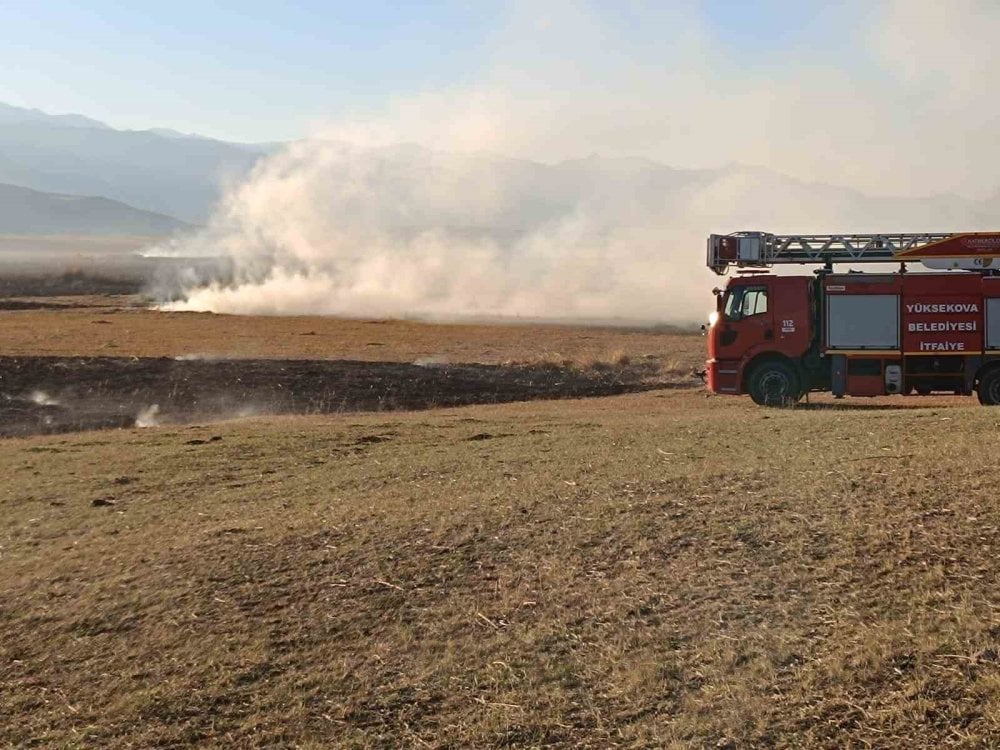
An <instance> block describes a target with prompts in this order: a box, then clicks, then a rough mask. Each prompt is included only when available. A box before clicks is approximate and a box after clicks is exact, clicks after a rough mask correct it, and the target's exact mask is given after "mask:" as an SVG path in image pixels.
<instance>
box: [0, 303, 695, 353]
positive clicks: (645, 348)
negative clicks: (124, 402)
mask: <svg viewBox="0 0 1000 750" xmlns="http://www.w3.org/2000/svg"><path fill="white" fill-rule="evenodd" d="M13 302H15V301H9V302H8V304H9V305H11V304H12V303H13ZM16 303H17V304H18V306H23V307H28V309H21V310H8V311H2V314H0V355H7V356H39V355H44V356H136V357H178V356H183V355H211V356H216V357H275V358H283V359H350V360H365V361H372V362H413V361H416V360H420V359H435V360H440V361H448V362H464V363H470V362H478V363H484V364H500V363H504V362H512V361H513V362H549V363H552V364H563V363H564V362H565V363H568V364H573V365H582V366H586V365H588V364H590V363H593V362H606V363H613V362H614V361H616V360H622V359H623V358H625V359H635V360H639V359H644V358H647V357H652V358H657V359H659V360H661V361H662V362H663V363H664V365H665V366H666V367H667V368H670V369H677V370H685V369H686V370H690V369H691V367H693V366H695V365H699V366H700V365H701V364H702V363H703V361H704V358H705V353H704V348H705V347H704V339H702V338H701V337H700V336H696V335H690V333H684V332H681V331H678V330H676V329H671V328H662V327H661V328H653V327H650V328H637V327H633V328H621V327H610V326H604V327H601V326H592V327H586V326H570V325H546V324H531V323H524V324H515V325H490V324H469V323H466V324H461V323H452V324H447V323H437V324H435V323H421V322H417V321H398V320H343V319H338V318H326V317H319V316H316V317H308V316H302V317H253V316H236V315H213V314H212V313H165V312H156V311H153V310H147V309H141V308H138V307H129V306H128V305H129V304H130V303H131V304H133V305H134V304H137V303H136V302H135V301H131V300H129V299H128V298H122V297H107V298H104V297H92V298H87V299H86V300H85V303H86V304H85V305H82V306H81V305H79V303H78V302H77V301H75V300H73V299H71V298H45V299H31V300H16ZM0 304H2V303H0ZM31 306H35V308H36V309H31ZM52 306H56V307H54V308H53V307H52Z"/></svg>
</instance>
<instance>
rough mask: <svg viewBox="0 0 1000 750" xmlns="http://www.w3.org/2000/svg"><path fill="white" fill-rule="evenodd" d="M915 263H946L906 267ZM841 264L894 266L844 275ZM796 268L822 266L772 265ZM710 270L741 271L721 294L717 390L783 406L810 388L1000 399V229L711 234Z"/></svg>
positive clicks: (712, 358)
mask: <svg viewBox="0 0 1000 750" xmlns="http://www.w3.org/2000/svg"><path fill="white" fill-rule="evenodd" d="M915 262H919V263H922V264H923V265H924V266H925V267H927V268H928V269H937V270H921V271H914V270H913V269H910V270H908V269H907V264H909V263H915ZM835 263H836V264H844V263H849V264H850V265H851V266H854V265H860V264H867V263H879V264H887V263H892V264H897V265H896V266H890V267H889V268H890V269H891V270H890V271H889V272H880V271H875V272H865V273H859V272H856V271H854V270H851V271H849V272H846V273H840V272H834V264H835ZM792 264H816V265H819V266H820V268H818V269H817V270H816V271H814V273H813V274H812V275H808V276H803V275H798V276H791V275H782V274H780V273H769V272H768V271H767V270H766V269H769V268H771V267H774V266H784V265H792ZM708 266H709V268H711V269H712V270H713V271H715V272H716V273H717V274H720V275H722V274H724V273H726V272H727V271H728V270H729V269H731V268H734V267H735V268H737V269H739V273H738V275H737V276H736V277H735V278H733V279H731V280H730V281H729V283H728V284H727V285H726V287H725V289H717V290H716V298H717V303H716V311H715V312H714V313H713V314H712V316H711V323H710V327H709V330H708V357H709V359H708V363H707V368H706V374H707V383H708V388H709V390H710V391H712V392H713V393H718V394H732V395H739V394H749V395H750V397H751V398H752V399H753V400H754V402H756V403H758V404H762V405H783V404H789V403H793V402H795V401H797V400H799V399H800V398H802V396H803V395H805V394H806V393H808V392H810V391H829V392H832V393H833V394H834V396H836V397H841V396H881V395H885V394H903V395H914V394H916V395H926V394H930V393H953V394H971V393H973V392H975V393H976V394H977V395H978V396H979V401H980V402H981V403H983V404H987V405H997V404H1000V233H966V234H950V233H940V234H854V235H851V234H844V235H774V234H768V233H766V232H737V233H735V234H730V235H715V234H713V235H711V236H710V237H709V240H708ZM896 269H898V270H896ZM994 273H997V274H998V275H994Z"/></svg>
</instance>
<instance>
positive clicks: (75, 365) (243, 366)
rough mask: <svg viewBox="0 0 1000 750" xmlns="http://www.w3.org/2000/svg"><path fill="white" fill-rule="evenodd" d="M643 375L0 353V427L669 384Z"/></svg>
mask: <svg viewBox="0 0 1000 750" xmlns="http://www.w3.org/2000/svg"><path fill="white" fill-rule="evenodd" d="M651 375H652V373H651V372H650V371H648V370H647V369H643V368H641V367H635V366H633V367H625V368H617V369H615V370H577V369H573V368H563V369H556V368H552V367H550V366H508V367H504V366H497V365H476V364H465V365H435V366H434V367H425V366H420V365H415V364H404V363H396V362H359V361H347V360H338V361H327V360H274V359H236V360H198V359H171V358H162V357H161V358H138V357H131V358H124V357H122V358H117V357H83V358H80V357H0V436H3V437H11V436H20V435H30V434H44V433H57V432H69V431H76V430H91V429H106V428H118V427H133V426H139V427H147V426H154V425H157V424H160V423H183V422H191V421H196V420H201V419H206V418H207V419H212V418H226V417H238V416H252V415H257V414H324V413H335V412H351V411H389V410H399V409H408V410H409V409H429V408H433V407H446V406H462V405H469V404H483V403H502V402H509V401H527V400H533V399H553V398H580V397H587V396H609V395H615V394H620V393H627V392H633V391H640V390H650V389H653V388H660V387H668V384H667V383H665V382H662V381H659V380H656V379H655V378H653V377H651ZM673 385H674V387H676V383H674V384H673Z"/></svg>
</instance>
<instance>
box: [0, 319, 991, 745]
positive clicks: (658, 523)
mask: <svg viewBox="0 0 1000 750" xmlns="http://www.w3.org/2000/svg"><path fill="white" fill-rule="evenodd" d="M98 320H107V321H110V322H107V323H104V324H98V323H97V322H96V321H98ZM64 334H65V335H64ZM371 342H380V343H381V346H372V347H369V344H370V343H371ZM109 344H114V350H116V351H115V353H116V354H128V353H135V354H142V355H153V354H161V355H167V356H177V355H179V354H183V353H186V352H206V351H215V352H216V353H226V354H235V355H241V356H250V355H252V356H258V357H259V356H278V357H286V358H287V357H308V358H315V357H333V358H359V357H360V358H363V357H361V355H365V356H366V357H369V358H372V359H378V358H382V359H390V358H391V357H395V358H396V359H398V360H399V361H404V362H406V361H412V360H413V359H417V358H420V357H432V356H442V357H448V358H449V359H451V360H453V361H456V362H461V361H484V362H504V361H508V360H514V361H526V360H530V359H532V358H535V357H551V358H552V359H553V361H555V360H556V359H558V360H559V361H561V360H562V359H566V360H571V361H580V360H586V359H595V360H597V359H601V358H608V357H611V356H612V355H614V357H643V356H646V355H655V356H657V357H661V358H663V361H673V360H676V361H677V363H678V365H677V366H678V367H683V366H686V365H687V363H688V362H690V363H691V364H694V363H696V362H697V359H698V358H700V356H701V346H702V344H703V339H701V338H700V337H698V336H686V337H685V336H679V335H675V334H667V333H659V332H654V331H646V332H642V331H615V330H614V329H583V328H576V329H574V328H568V327H546V326H538V327H527V326H516V327H509V328H506V327H497V326H428V325H421V324H415V323H413V324H411V323H386V322H379V323H374V322H369V323H365V322H360V321H359V322H352V323H345V322H342V321H332V320H329V319H310V318H294V319H269V320H267V321H253V320H249V319H236V318H226V317H222V316H208V315H205V316H202V315H190V314H189V315H159V314H156V313H152V312H134V311H124V310H123V311H119V312H114V313H110V314H108V313H105V312H102V311H86V310H75V311H67V310H33V311H23V312H5V313H0V354H5V355H9V354H18V355H24V354H28V353H32V354H38V353H41V352H40V350H42V349H44V350H45V351H44V353H49V354H73V355H84V354H95V353H107V352H105V351H103V349H104V348H109V347H107V345H109ZM133 348H134V349H135V351H134V352H132V351H131V350H132V349H133ZM369 348H370V349H371V350H372V351H367V350H368V349H369ZM556 355H558V356H556ZM998 426H1000V413H998V412H996V411H993V410H988V409H985V408H981V407H978V406H974V405H973V404H972V403H971V401H970V400H968V399H944V398H941V399H913V400H904V399H885V400H878V401H870V400H853V401H845V402H839V403H837V404H833V403H832V402H829V401H826V400H824V399H819V400H818V403H816V400H814V403H813V404H811V405H809V406H806V407H803V408H797V409H792V410H763V409H758V408H756V407H754V406H752V405H751V404H750V403H749V402H748V401H747V400H746V399H727V398H707V397H706V396H705V395H704V394H703V393H702V392H701V391H700V390H698V389H697V388H687V389H671V390H660V391H650V392H645V393H637V394H629V395H623V396H615V397H610V398H600V399H587V400H561V401H535V402H530V403H514V404H505V405H490V406H485V405H480V406H468V407H462V408H443V409H432V410H427V411H420V412H390V413H377V414H376V413H368V414H360V413H356V414H341V415H333V416H329V415H328V416H314V417H272V418H268V419H244V420H232V421H224V422H217V423H203V424H191V425H171V426H166V427H160V428H153V429H123V430H110V431H102V432H90V433H74V434H66V435H57V436H47V437H30V438H23V439H8V440H3V441H0V476H2V477H3V478H4V481H3V483H2V485H0V517H2V518H3V520H4V523H3V524H2V525H0V746H9V747H19V748H20V747H56V748H91V747H97V748H130V747H131V748H152V747H164V748H166V747H189V746H198V747H220V748H223V747H224V748H229V747H256V746H260V747H301V748H326V747H355V748H397V747H432V748H465V747H517V748H523V747H549V746H554V747H592V748H604V747H630V748H640V747H641V748H659V747H677V748H681V747H710V748H765V747H768V748H769V747H781V748H793V747H796V748H797V747H823V748H842V747H890V748H937V747H969V748H971V747H995V746H998V744H1000V611H998V606H1000V599H998V596H997V594H996V586H997V580H998V579H1000V558H998V556H997V554H996V548H997V544H998V542H1000V499H998V497H997V493H996V490H995V482H994V479H993V476H992V471H991V467H992V466H993V465H995V464H996V462H997V459H998V457H1000V455H998V454H1000V447H998V443H997V441H996V439H995V436H996V434H997V429H998Z"/></svg>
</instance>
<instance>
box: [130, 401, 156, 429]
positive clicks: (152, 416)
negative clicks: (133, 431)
mask: <svg viewBox="0 0 1000 750" xmlns="http://www.w3.org/2000/svg"><path fill="white" fill-rule="evenodd" d="M159 414H160V406H159V404H152V405H151V406H147V407H146V408H145V409H143V410H142V411H140V412H139V414H138V415H137V416H136V418H135V426H136V427H158V426H159V424H160V420H159Z"/></svg>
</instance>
